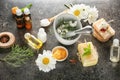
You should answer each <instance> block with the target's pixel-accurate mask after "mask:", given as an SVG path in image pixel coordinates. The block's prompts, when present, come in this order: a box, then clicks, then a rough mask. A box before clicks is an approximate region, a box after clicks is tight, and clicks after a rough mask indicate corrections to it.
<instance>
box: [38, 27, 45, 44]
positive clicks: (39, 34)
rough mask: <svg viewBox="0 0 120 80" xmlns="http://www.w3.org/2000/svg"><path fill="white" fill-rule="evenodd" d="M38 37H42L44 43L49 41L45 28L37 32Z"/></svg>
mask: <svg viewBox="0 0 120 80" xmlns="http://www.w3.org/2000/svg"><path fill="white" fill-rule="evenodd" d="M37 37H38V39H40V40H41V41H42V42H43V43H45V42H46V41H47V33H46V32H45V30H44V28H40V29H39V32H38V34H37Z"/></svg>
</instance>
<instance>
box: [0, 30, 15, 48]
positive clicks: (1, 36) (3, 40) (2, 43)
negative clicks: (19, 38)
mask: <svg viewBox="0 0 120 80" xmlns="http://www.w3.org/2000/svg"><path fill="white" fill-rule="evenodd" d="M14 43H15V36H14V35H13V34H12V33H10V32H2V33H0V48H9V47H11V46H12V45H13V44H14Z"/></svg>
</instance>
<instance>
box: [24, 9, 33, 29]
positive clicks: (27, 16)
mask: <svg viewBox="0 0 120 80" xmlns="http://www.w3.org/2000/svg"><path fill="white" fill-rule="evenodd" d="M24 20H25V28H26V29H27V30H30V29H31V28H32V20H31V14H30V10H29V9H28V8H25V9H24Z"/></svg>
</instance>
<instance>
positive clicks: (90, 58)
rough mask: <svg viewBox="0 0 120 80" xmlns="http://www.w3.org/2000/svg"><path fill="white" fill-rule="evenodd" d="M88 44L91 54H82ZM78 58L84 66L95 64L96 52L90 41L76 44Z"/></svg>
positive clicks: (96, 60) (96, 59)
mask: <svg viewBox="0 0 120 80" xmlns="http://www.w3.org/2000/svg"><path fill="white" fill-rule="evenodd" d="M88 45H90V49H91V54H89V55H84V56H83V54H84V52H85V51H84V49H85V48H87V47H88ZM78 58H79V60H80V61H81V62H82V64H83V66H84V67H88V66H93V65H96V64H97V62H98V53H97V51H96V49H95V48H94V46H93V44H92V42H87V43H80V44H78Z"/></svg>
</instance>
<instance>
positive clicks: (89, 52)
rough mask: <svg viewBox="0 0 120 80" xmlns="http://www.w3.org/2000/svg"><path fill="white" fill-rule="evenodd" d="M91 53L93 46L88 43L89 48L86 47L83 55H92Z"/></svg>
mask: <svg viewBox="0 0 120 80" xmlns="http://www.w3.org/2000/svg"><path fill="white" fill-rule="evenodd" d="M90 54H91V46H90V44H88V46H87V48H84V53H83V55H82V56H86V55H90Z"/></svg>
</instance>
